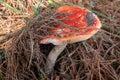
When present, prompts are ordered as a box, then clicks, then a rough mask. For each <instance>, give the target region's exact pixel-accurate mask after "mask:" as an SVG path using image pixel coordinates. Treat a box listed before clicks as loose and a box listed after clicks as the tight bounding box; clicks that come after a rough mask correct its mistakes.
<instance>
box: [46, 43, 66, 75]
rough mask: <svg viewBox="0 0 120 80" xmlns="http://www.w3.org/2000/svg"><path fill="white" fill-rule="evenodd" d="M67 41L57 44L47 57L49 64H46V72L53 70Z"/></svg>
mask: <svg viewBox="0 0 120 80" xmlns="http://www.w3.org/2000/svg"><path fill="white" fill-rule="evenodd" d="M66 45H67V43H65V44H62V45H56V46H55V47H54V48H53V49H52V50H51V51H50V53H49V55H48V58H47V64H46V70H45V71H46V72H47V73H50V72H51V71H52V70H53V67H54V65H55V62H56V59H57V58H58V56H59V55H60V53H61V52H62V51H63V50H64V49H65V47H66Z"/></svg>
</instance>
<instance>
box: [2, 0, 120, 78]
mask: <svg viewBox="0 0 120 80" xmlns="http://www.w3.org/2000/svg"><path fill="white" fill-rule="evenodd" d="M4 1H5V2H7V3H8V4H10V5H12V6H13V7H15V8H16V9H17V10H19V11H20V12H22V13H20V12H19V11H17V12H18V13H17V12H16V11H13V10H11V9H10V8H8V7H6V6H5V5H3V3H1V4H0V11H1V13H0V14H1V16H0V20H1V22H0V24H1V25H0V37H1V35H2V34H5V36H6V35H7V37H8V35H9V33H11V34H10V37H8V38H7V40H5V41H3V42H2V43H1V44H0V47H1V49H5V51H4V53H6V54H3V53H1V52H0V53H1V54H2V55H1V56H0V59H1V61H0V64H1V65H0V79H1V80H45V79H48V80H119V79H120V77H119V76H120V34H119V31H120V27H119V25H120V22H119V21H120V18H119V16H120V9H119V8H120V5H119V4H120V1H117V0H103V1H101V0H93V2H94V4H95V5H94V6H95V7H94V8H92V7H90V6H89V7H90V8H91V9H93V10H96V11H98V12H100V13H104V14H105V15H107V16H109V17H111V18H112V19H114V21H110V20H109V19H107V18H105V17H103V16H99V17H100V19H101V21H102V24H103V29H101V31H100V32H98V34H96V35H95V36H93V37H92V38H91V39H89V40H87V41H83V42H81V43H75V44H69V45H68V46H67V48H66V49H65V50H64V52H63V53H62V54H61V55H60V56H59V58H58V60H57V62H56V65H55V70H54V71H53V72H52V73H51V74H50V75H46V74H45V73H44V71H43V68H44V65H45V61H46V55H47V53H48V52H49V51H50V49H51V47H53V45H51V44H50V45H39V43H38V41H37V40H38V38H39V37H41V36H42V35H44V34H46V33H44V34H42V33H43V32H44V30H47V29H46V28H49V26H51V25H53V23H55V24H56V23H57V22H56V20H55V19H53V18H52V19H51V18H49V17H51V16H53V13H52V12H50V13H49V15H48V14H46V11H47V12H49V11H50V8H49V7H47V5H48V3H47V1H44V4H43V3H42V4H39V3H37V2H36V1H37V0H33V1H30V0H26V1H19V0H18V1H15V0H4ZM66 1H67V0H66ZM72 1H73V0H70V2H72ZM80 1H81V0H80ZM85 1H86V0H85ZM100 1H101V2H100ZM74 3H76V4H77V2H74ZM20 4H21V6H20ZM22 4H24V5H23V6H22ZM84 4H86V3H85V2H84ZM87 4H88V3H87ZM106 4H107V5H106ZM31 5H32V6H35V7H40V8H41V9H43V10H42V13H41V14H40V15H39V16H38V17H37V18H35V19H33V20H31V21H30V22H29V23H27V26H26V25H25V24H26V23H25V21H24V18H25V17H28V18H30V19H32V18H33V16H34V10H33V9H32V6H31ZM41 6H42V7H41ZM87 7H88V6H87ZM46 15H47V16H46ZM54 16H55V15H54ZM48 22H49V23H48ZM51 23H52V24H51ZM46 24H47V26H46ZM39 25H40V26H39ZM23 26H26V27H25V28H24V29H22V30H19V29H21V27H23ZM42 28H43V29H42ZM16 30H17V31H16ZM14 32H15V34H14ZM11 35H12V36H11ZM2 36H3V35H2ZM16 37H17V38H16ZM5 38H6V37H5ZM1 39H3V37H2V38H1ZM6 41H7V42H6ZM4 42H5V43H4ZM46 46H48V47H46ZM3 58H5V59H3Z"/></svg>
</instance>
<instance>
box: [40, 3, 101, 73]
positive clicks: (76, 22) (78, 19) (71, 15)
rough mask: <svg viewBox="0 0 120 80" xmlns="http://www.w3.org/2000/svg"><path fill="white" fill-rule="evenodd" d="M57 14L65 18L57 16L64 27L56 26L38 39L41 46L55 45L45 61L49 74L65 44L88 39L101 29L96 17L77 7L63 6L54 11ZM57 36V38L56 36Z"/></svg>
mask: <svg viewBox="0 0 120 80" xmlns="http://www.w3.org/2000/svg"><path fill="white" fill-rule="evenodd" d="M56 12H58V13H64V14H66V16H67V17H66V16H65V15H64V16H62V15H61V16H58V18H59V19H63V18H64V17H66V18H65V19H63V20H62V22H64V23H65V24H68V25H70V26H66V25H61V24H59V25H57V26H54V27H52V28H51V29H50V30H49V31H50V32H51V34H48V35H46V36H44V37H42V38H40V40H39V42H40V43H41V44H48V43H52V44H54V45H56V46H55V47H54V48H53V49H52V50H51V51H50V53H49V55H48V58H47V59H48V60H47V64H46V65H47V69H46V71H47V72H51V71H52V69H53V67H54V65H55V62H56V59H57V57H58V56H59V55H60V53H61V52H62V51H63V50H64V48H65V47H66V45H67V44H70V43H75V42H79V41H83V40H86V39H89V38H90V37H91V36H93V35H94V34H95V33H96V32H97V31H98V30H99V29H100V27H101V23H100V21H99V19H98V17H97V16H96V15H95V14H94V13H92V12H91V11H89V10H87V9H84V8H80V7H77V6H68V5H64V6H61V7H59V8H57V9H56ZM56 35H57V36H56Z"/></svg>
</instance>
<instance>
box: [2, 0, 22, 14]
mask: <svg viewBox="0 0 120 80" xmlns="http://www.w3.org/2000/svg"><path fill="white" fill-rule="evenodd" d="M0 2H1V3H2V4H4V5H5V6H6V7H8V8H10V9H11V10H13V11H14V12H16V13H19V14H20V13H21V11H20V10H17V9H16V8H14V7H12V6H11V5H9V4H8V3H6V2H4V1H3V0H0Z"/></svg>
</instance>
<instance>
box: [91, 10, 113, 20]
mask: <svg viewBox="0 0 120 80" xmlns="http://www.w3.org/2000/svg"><path fill="white" fill-rule="evenodd" d="M91 11H92V12H94V13H96V14H97V15H99V16H102V17H104V18H106V19H109V20H110V21H114V19H112V18H110V17H109V16H107V15H105V14H102V13H100V12H98V11H95V10H91Z"/></svg>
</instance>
